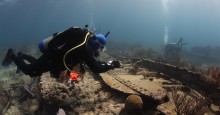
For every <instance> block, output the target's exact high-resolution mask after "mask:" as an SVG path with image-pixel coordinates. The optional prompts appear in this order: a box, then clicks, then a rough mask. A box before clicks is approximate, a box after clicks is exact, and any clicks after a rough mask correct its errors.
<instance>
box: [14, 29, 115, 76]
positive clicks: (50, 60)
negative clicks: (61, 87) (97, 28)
mask: <svg viewBox="0 0 220 115" xmlns="http://www.w3.org/2000/svg"><path fill="white" fill-rule="evenodd" d="M87 32H88V31H87V29H81V28H69V29H68V30H66V31H64V32H62V33H60V34H58V35H57V36H55V37H54V38H53V39H52V40H51V41H50V42H49V44H48V48H49V49H48V51H47V52H46V53H44V54H43V55H42V56H41V57H40V58H38V59H35V58H33V57H32V56H30V55H26V54H23V55H22V58H20V57H18V56H16V55H15V54H14V53H13V54H12V57H11V58H12V60H13V61H14V62H15V64H16V65H17V66H18V68H19V69H21V70H22V71H23V73H25V74H26V75H30V76H31V77H35V76H39V75H41V74H42V73H44V72H47V71H50V72H51V73H52V74H53V75H55V76H56V77H58V75H59V74H60V72H61V71H63V70H65V69H66V68H65V66H64V63H63V57H64V55H65V53H66V52H67V51H68V50H69V49H71V48H73V47H75V46H77V45H79V44H81V43H82V42H83V41H84V40H85V36H86V33H87ZM90 39H93V34H90V35H89V38H88V40H87V41H86V43H85V44H84V45H82V46H80V47H78V48H76V49H75V50H74V51H72V52H71V53H70V54H69V55H67V57H66V64H67V66H68V67H69V68H72V67H73V66H74V65H76V64H78V63H80V62H85V64H86V65H87V66H88V67H89V68H90V69H91V70H92V71H93V72H95V73H101V72H106V71H108V70H110V69H113V68H114V67H112V66H111V65H108V64H107V63H106V62H101V61H97V60H96V59H95V57H94V55H93V54H94V53H93V52H92V51H91V48H90V47H89V45H88V44H87V43H88V42H90ZM24 59H25V60H27V61H29V62H30V63H31V64H26V63H25V62H24Z"/></svg>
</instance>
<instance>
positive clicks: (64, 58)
mask: <svg viewBox="0 0 220 115" xmlns="http://www.w3.org/2000/svg"><path fill="white" fill-rule="evenodd" d="M89 34H90V32H87V33H86V36H85V40H84V41H83V42H82V43H81V44H79V45H77V46H75V47H73V48H71V49H70V50H68V51H67V52H66V53H65V55H64V56H63V64H64V66H65V67H66V69H67V70H69V71H70V72H71V71H72V70H71V69H70V68H69V67H68V66H67V65H66V62H65V60H66V56H67V54H69V53H70V52H71V51H73V50H75V49H76V48H79V47H80V46H82V45H84V44H85V43H86V40H87V38H88V36H89Z"/></svg>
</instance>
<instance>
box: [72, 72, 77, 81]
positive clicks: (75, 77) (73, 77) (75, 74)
mask: <svg viewBox="0 0 220 115" xmlns="http://www.w3.org/2000/svg"><path fill="white" fill-rule="evenodd" d="M78 77H79V74H77V73H74V72H71V73H70V80H73V81H78V80H79V79H78Z"/></svg>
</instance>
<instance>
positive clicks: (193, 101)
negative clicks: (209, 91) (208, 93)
mask: <svg viewBox="0 0 220 115" xmlns="http://www.w3.org/2000/svg"><path fill="white" fill-rule="evenodd" d="M172 96H173V100H174V103H175V106H176V112H177V114H178V115H204V114H205V113H207V112H208V110H209V109H208V105H207V103H206V101H205V99H203V98H202V97H200V96H198V95H196V96H193V95H190V94H186V93H183V92H179V91H177V89H173V90H172Z"/></svg>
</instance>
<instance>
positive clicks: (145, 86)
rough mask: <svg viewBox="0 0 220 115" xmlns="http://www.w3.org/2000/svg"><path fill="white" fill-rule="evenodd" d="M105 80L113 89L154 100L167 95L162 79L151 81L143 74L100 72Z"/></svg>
mask: <svg viewBox="0 0 220 115" xmlns="http://www.w3.org/2000/svg"><path fill="white" fill-rule="evenodd" d="M100 75H101V77H102V79H103V81H104V82H105V83H106V84H107V85H108V86H110V87H111V88H113V89H116V90H119V91H121V92H123V93H128V94H137V95H145V96H148V97H151V98H153V99H154V100H162V99H163V98H164V97H165V96H166V93H167V92H166V89H164V88H163V87H162V82H161V81H160V80H154V81H150V80H149V79H144V76H143V75H129V74H126V75H120V74H117V73H115V71H109V72H107V73H101V74H100Z"/></svg>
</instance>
